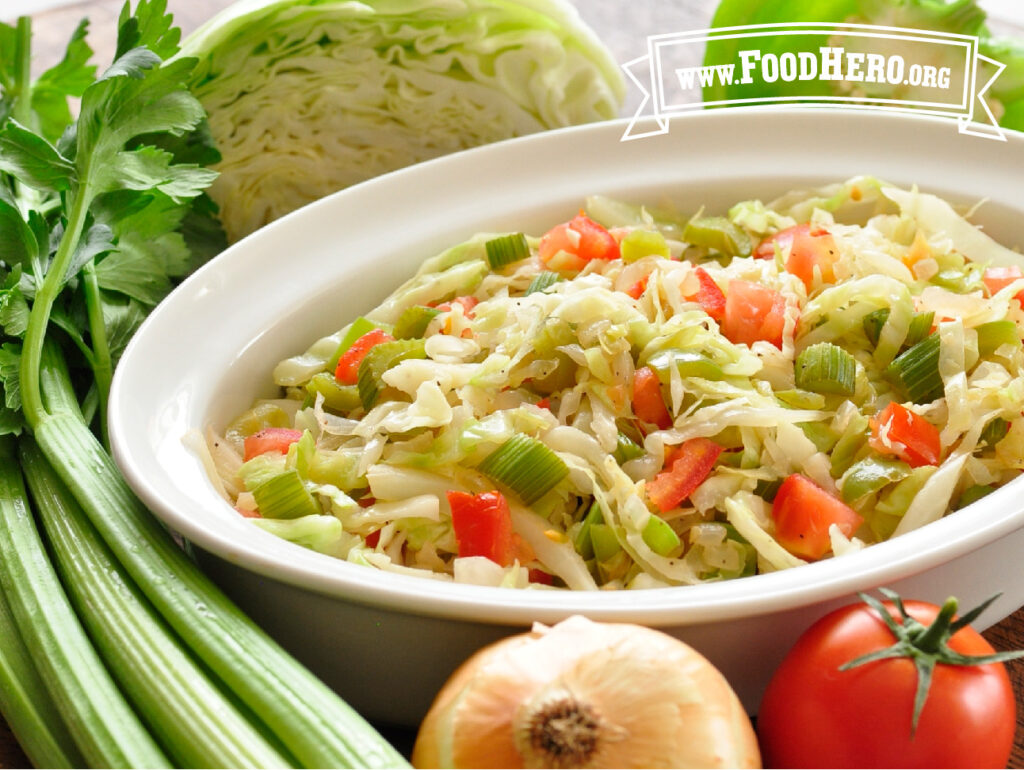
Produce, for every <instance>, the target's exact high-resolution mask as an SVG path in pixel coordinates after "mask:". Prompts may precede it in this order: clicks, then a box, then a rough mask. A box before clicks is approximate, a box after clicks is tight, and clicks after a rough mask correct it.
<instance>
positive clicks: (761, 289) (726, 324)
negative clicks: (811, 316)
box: [722, 278, 786, 350]
mask: <svg viewBox="0 0 1024 770" xmlns="http://www.w3.org/2000/svg"><path fill="white" fill-rule="evenodd" d="M785 314H786V300H785V298H784V297H783V296H782V295H781V294H780V293H779V292H777V291H775V290H774V289H770V288H768V287H767V286H761V285H760V284H758V283H751V282H750V281H743V280H740V279H738V278H734V279H733V280H731V281H729V287H728V291H727V292H726V295H725V317H724V318H723V319H722V334H724V335H725V336H726V337H727V338H728V339H729V340H730V341H731V342H735V343H736V344H738V345H752V344H754V343H755V342H757V341H759V340H764V341H766V342H770V343H771V344H772V345H774V346H775V347H777V348H779V349H780V350H781V349H782V332H783V329H784V328H785V326H786V315H785Z"/></svg>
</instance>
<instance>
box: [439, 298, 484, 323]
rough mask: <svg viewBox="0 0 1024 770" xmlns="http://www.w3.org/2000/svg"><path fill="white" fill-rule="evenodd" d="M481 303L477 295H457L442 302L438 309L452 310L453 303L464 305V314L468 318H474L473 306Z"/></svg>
mask: <svg viewBox="0 0 1024 770" xmlns="http://www.w3.org/2000/svg"><path fill="white" fill-rule="evenodd" d="M479 303H480V300H478V299H477V298H476V297H474V296H472V295H466V296H464V297H455V298H453V299H450V300H448V301H447V302H442V303H441V304H440V305H437V309H438V310H441V311H446V310H451V309H452V305H462V314H463V315H464V316H466V318H472V317H473V308H475V307H476V306H477V305H478V304H479Z"/></svg>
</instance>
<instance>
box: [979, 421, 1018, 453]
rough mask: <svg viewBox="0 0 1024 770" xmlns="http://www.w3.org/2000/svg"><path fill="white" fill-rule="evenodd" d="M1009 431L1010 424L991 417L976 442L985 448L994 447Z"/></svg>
mask: <svg viewBox="0 0 1024 770" xmlns="http://www.w3.org/2000/svg"><path fill="white" fill-rule="evenodd" d="M1009 430H1010V423H1008V422H1007V421H1006V420H1004V419H1003V418H1002V417H993V418H992V419H991V420H989V421H988V423H987V424H986V425H985V427H984V428H983V429H982V431H981V436H980V437H979V439H978V441H979V444H982V445H987V446H995V445H996V444H998V443H999V442H1000V441H1002V440H1003V439H1004V438H1006V434H1007V433H1008V432H1009Z"/></svg>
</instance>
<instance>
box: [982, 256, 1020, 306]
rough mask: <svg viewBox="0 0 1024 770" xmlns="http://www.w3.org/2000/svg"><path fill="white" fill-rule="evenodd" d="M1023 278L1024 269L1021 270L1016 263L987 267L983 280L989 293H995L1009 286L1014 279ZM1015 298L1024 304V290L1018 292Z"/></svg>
mask: <svg viewBox="0 0 1024 770" xmlns="http://www.w3.org/2000/svg"><path fill="white" fill-rule="evenodd" d="M1021 278H1024V271H1021V269H1020V268H1019V267H1017V266H1016V265H1010V266H1009V267H990V268H987V269H986V270H985V273H984V275H982V277H981V280H982V281H984V283H985V287H986V288H987V289H988V293H989V294H995V293H996V292H997V291H999V290H1000V289H1003V288H1005V287H1007V286H1009V285H1010V284H1011V283H1013V282H1014V281H1019V280H1020V279H1021ZM1014 298H1015V299H1017V300H1018V301H1020V303H1021V304H1022V305H1024V291H1019V292H1017V293H1016V294H1015V295H1014Z"/></svg>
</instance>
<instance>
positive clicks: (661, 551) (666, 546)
mask: <svg viewBox="0 0 1024 770" xmlns="http://www.w3.org/2000/svg"><path fill="white" fill-rule="evenodd" d="M641 536H642V537H643V539H644V542H645V543H647V546H648V547H649V548H650V549H651V550H652V551H654V552H655V553H656V554H658V555H659V556H668V555H669V554H670V553H672V551H674V550H675V549H676V548H677V547H678V546H679V543H680V540H679V535H677V534H676V531H675V530H674V529H672V525H671V524H669V523H668V522H667V521H665V520H664V519H663V518H661V517H660V516H655V515H654V514H652V515H651V518H649V519H648V520H647V524H646V525H645V526H644V531H643V532H642V533H641Z"/></svg>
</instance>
